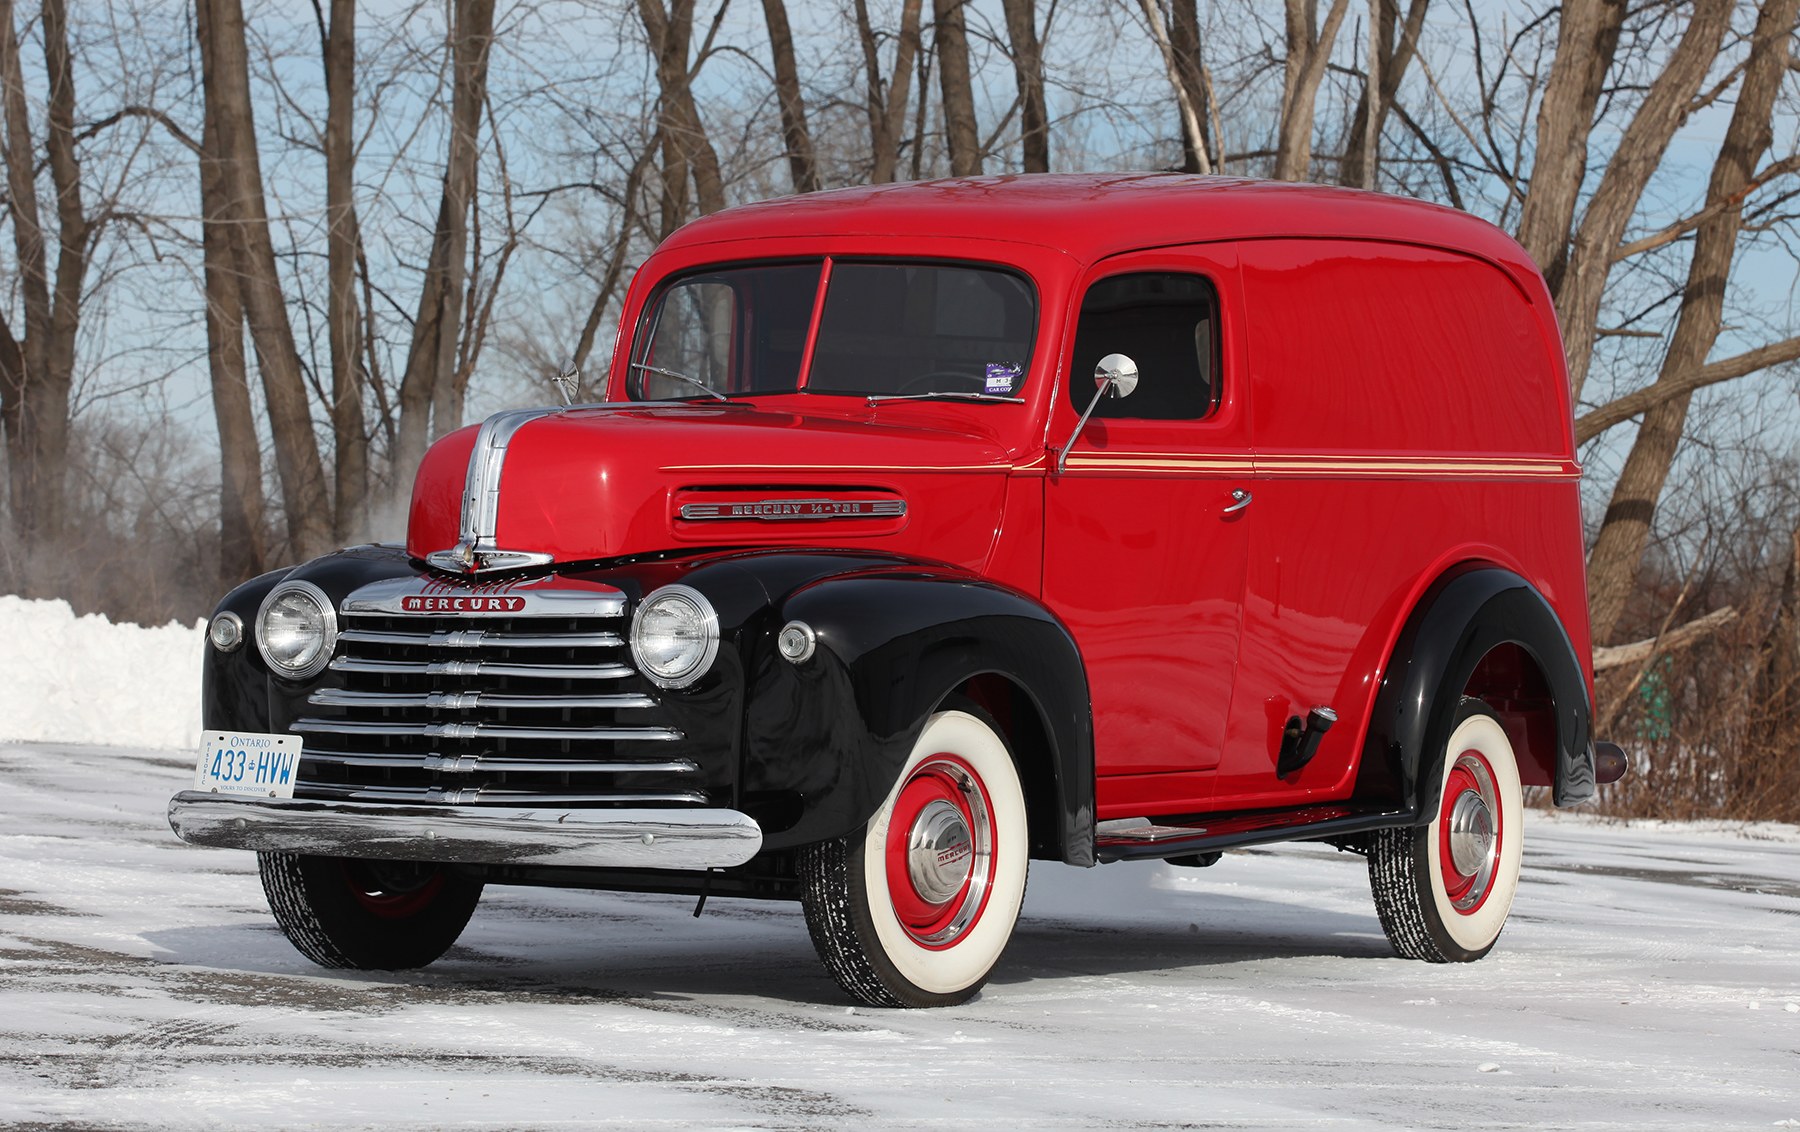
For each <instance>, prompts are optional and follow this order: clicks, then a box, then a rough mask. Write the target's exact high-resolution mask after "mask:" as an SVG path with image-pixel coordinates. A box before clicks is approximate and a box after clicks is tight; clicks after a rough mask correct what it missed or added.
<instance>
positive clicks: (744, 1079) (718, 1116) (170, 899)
mask: <svg viewBox="0 0 1800 1132" xmlns="http://www.w3.org/2000/svg"><path fill="white" fill-rule="evenodd" d="M4 608H5V607H0V610H4ZM7 631H8V623H7V621H6V620H5V619H4V618H0V633H3V632H7ZM180 631H181V632H182V633H189V632H190V631H189V630H180ZM11 639H12V640H16V638H11ZM171 648H172V649H173V648H174V646H173V645H171ZM104 651H105V650H102V652H103V653H104ZM175 651H179V650H175ZM168 663H169V664H173V663H175V661H174V660H170V661H168ZM107 671H108V670H107V668H106V667H105V666H104V665H101V666H100V667H99V668H98V669H97V670H95V671H93V672H90V673H89V674H88V675H87V677H86V678H85V679H84V680H83V681H81V683H82V684H83V686H85V687H87V688H88V689H90V690H91V692H92V693H93V694H94V695H95V696H96V697H99V696H112V697H113V698H114V700H115V702H118V703H125V702H127V701H129V700H130V699H131V698H132V696H133V694H134V693H133V692H132V690H131V685H129V684H121V683H114V682H110V681H109V680H108V679H107V677H106V676H105V673H106V672H107ZM0 694H4V695H5V696H6V701H5V710H4V711H0V726H5V723H4V719H5V717H7V716H10V715H11V714H12V712H13V710H14V699H13V690H12V689H10V688H9V689H8V690H7V691H6V692H5V693H0ZM77 708H78V709H79V701H78V702H77ZM71 726H72V727H73V726H74V724H72V725H71ZM4 734H5V733H0V735H4ZM84 734H88V733H84ZM112 738H113V739H114V740H115V741H117V742H120V743H128V742H130V741H131V733H130V732H129V731H127V732H123V733H120V734H116V735H114V736H112ZM191 773H192V760H191V758H190V756H189V755H187V754H186V753H185V752H184V751H181V750H177V749H155V748H151V747H148V746H145V745H142V743H141V741H140V743H139V745H135V746H115V747H100V746H81V745H73V744H69V743H65V742H52V741H20V742H7V743H0V1127H25V1128H96V1127H155V1128H162V1127H208V1126H211V1127H224V1126H231V1127H257V1128H263V1127H267V1128H274V1127H296V1126H307V1125H319V1126H330V1127H333V1128H353V1127H364V1126H381V1127H400V1126H405V1127H420V1128H425V1127H431V1128H435V1127H444V1126H471V1127H474V1126H479V1127H532V1128H536V1127H550V1126H590V1125H612V1126H619V1127H627V1128H644V1127H655V1128H821V1129H823V1128H831V1129H837V1128H842V1127H846V1126H870V1127H920V1128H942V1129H960V1128H966V1127H993V1128H998V1127H1006V1128H1011V1127H1015V1126H1030V1127H1056V1128H1084V1129H1085V1128H1109V1127H1110V1128H1137V1127H1207V1128H1267V1129H1289V1128H1333V1129H1336V1128H1370V1129H1373V1128H1445V1129H1449V1128H1565V1127H1577V1126H1578V1127H1581V1128H1620V1129H1626V1128H1629V1129H1640V1128H1646V1127H1650V1128H1684V1129H1686V1128H1770V1127H1783V1126H1785V1127H1800V830H1796V829H1794V828H1792V827H1768V826H1762V827H1750V828H1736V827H1728V826H1720V827H1711V828H1706V829H1699V828H1694V827H1679V826H1677V827H1667V826H1664V827H1648V828H1626V827H1618V826H1608V825H1602V824H1599V823H1596V822H1592V821H1586V820H1582V819H1579V818H1577V819H1569V818H1566V817H1560V816H1559V817H1548V816H1545V815H1541V814H1536V813H1533V814H1531V815H1530V818H1529V821H1528V828H1527V834H1526V836H1527V850H1526V861H1525V880H1524V883H1523V884H1522V886H1521V888H1520V891H1519V897H1518V901H1517V903H1516V905H1515V907H1514V911H1513V917H1512V921H1511V923H1510V925H1509V926H1508V928H1507V930H1506V933H1505V934H1504V935H1503V936H1502V937H1501V941H1500V944H1499V946H1498V947H1497V948H1496V950H1495V952H1494V954H1493V955H1491V956H1489V958H1487V959H1486V960H1484V961H1482V962H1480V963H1476V964H1472V965H1468V966H1454V967H1438V966H1429V965H1426V964H1421V963H1411V962H1404V961H1401V960H1397V959H1394V958H1392V956H1391V953H1390V951H1389V950H1388V947H1387V944H1386V942H1385V940H1384V939H1383V938H1382V934H1381V928H1380V925H1379V924H1378V923H1377V921H1376V919H1375V914H1374V911H1373V908H1372V906H1371V904H1370V901H1369V895H1368V886H1367V882H1366V880H1365V875H1364V871H1363V868H1362V863H1361V861H1360V859H1359V858H1355V857H1352V856H1350V855H1347V854H1340V853H1337V852H1335V851H1333V850H1331V849H1329V848H1323V847H1315V846H1291V847H1282V848H1278V849H1272V850H1257V851H1251V852H1242V853H1234V854H1229V855H1227V856H1226V858H1225V860H1224V861H1223V862H1221V863H1220V864H1219V865H1217V866H1215V867H1214V868H1211V869H1205V870H1193V869H1176V868H1172V867H1169V866H1163V865H1127V864H1120V865H1110V866H1104V867H1101V868H1098V869H1093V870H1085V871H1084V870H1076V869H1070V868H1066V867H1061V866H1052V865H1034V868H1033V873H1032V880H1031V895H1030V898H1029V900H1028V903H1027V907H1026V915H1025V918H1024V920H1023V922H1022V923H1021V925H1020V929H1019V933H1018V936H1017V937H1016V939H1015V941H1014V944H1013V946H1012V948H1011V950H1009V952H1008V953H1007V956H1006V958H1005V959H1004V960H1003V961H1002V964H1001V967H1000V970H999V972H998V973H997V975H996V977H995V978H994V980H993V981H992V982H991V983H990V984H989V985H988V987H987V989H986V990H985V991H984V992H983V993H982V995H981V996H980V997H978V998H977V999H975V1000H974V1001H973V1002H971V1003H969V1004H967V1005H965V1006H962V1007H958V1008H955V1009H950V1010H939V1011H874V1010H869V1009H866V1008H861V1007H858V1008H854V1009H852V1008H851V1007H850V1006H848V1004H847V1001H846V1000H845V998H844V997H843V995H842V994H841V993H840V992H839V991H838V989H837V987H836V986H835V985H834V984H833V983H832V982H831V980H830V978H829V977H828V976H827V975H826V974H825V973H824V971H823V969H822V968H820V967H819V966H818V965H817V963H816V962H815V961H814V959H813V956H812V949H811V945H810V944H809V942H808V940H807V935H806V928H805V924H804V922H803V921H802V919H801V917H800V914H799V910H798V908H797V907H793V906H789V905H784V904H764V903H757V902H751V901H733V900H720V899H715V900H713V901H711V902H710V903H709V904H708V906H707V910H706V914H705V915H704V916H703V917H702V918H700V919H698V920H696V919H694V918H692V916H691V915H690V912H691V910H692V905H691V902H689V901H686V900H680V899H675V898H668V897H655V896H628V895H614V894H604V893H585V892H569V891H550V890H539V889H503V888H490V889H489V890H488V895H487V896H486V897H485V898H484V900H483V902H482V906H481V907H480V908H479V909H478V910H477V911H476V914H475V918H474V920H473V921H472V922H471V924H470V926H469V929H468V931H467V932H466V933H465V934H464V936H463V938H462V941H461V943H460V944H459V945H458V946H457V947H456V948H455V949H453V950H452V951H451V953H450V954H449V956H447V957H446V958H445V959H444V960H443V961H441V962H439V963H438V964H436V965H435V966H433V967H431V968H428V969H427V970H425V971H421V972H414V973H409V974H342V973H328V972H324V971H321V970H319V969H317V968H315V967H312V966H311V965H310V964H308V963H307V962H306V961H305V960H303V959H301V958H300V957H299V955H298V954H296V953H295V952H294V951H293V949H292V948H291V947H289V945H288V944H287V942H286V940H285V939H283V938H282V936H281V935H280V933H279V932H278V931H277V930H276V929H275V928H274V926H273V924H272V922H271V921H270V918H269V914H268V911H267V908H266V906H265V905H264V903H263V898H262V893H261V890H260V887H259V885H258V883H257V880H256V876H255V867H254V859H253V858H252V857H251V856H250V855H249V854H245V853H236V852H231V851H228V850H207V849H197V848H193V847H190V846H187V845H184V844H183V843H181V842H179V841H177V840H176V839H175V837H174V835H173V834H171V833H170V832H169V831H168V827H167V825H166V823H165V821H164V816H163V808H164V803H165V801H166V799H167V798H168V796H169V795H170V794H171V793H173V792H174V791H176V790H177V789H180V788H182V787H183V786H184V785H185V784H186V783H187V782H188V780H189V778H190V775H191Z"/></svg>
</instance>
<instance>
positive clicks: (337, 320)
mask: <svg viewBox="0 0 1800 1132" xmlns="http://www.w3.org/2000/svg"><path fill="white" fill-rule="evenodd" d="M314 10H315V12H316V11H317V0H314ZM320 19H321V27H320V33H321V38H322V39H323V41H324V42H323V49H324V58H325V95H326V111H325V214H326V230H325V254H326V258H327V272H328V277H327V283H326V311H325V321H326V325H327V328H328V331H327V333H328V336H329V338H330V342H331V438H332V460H333V470H334V477H333V486H334V488H335V500H334V502H335V506H334V507H333V523H332V536H333V537H334V538H335V539H337V541H339V542H348V541H349V540H350V539H351V538H352V537H353V536H354V535H355V534H356V533H358V531H359V530H360V528H361V526H362V519H363V508H364V505H365V502H366V500H367V497H368V494H369V444H368V437H367V435H366V434H365V432H364V427H365V426H364V423H363V386H364V374H363V367H362V357H363V354H362V326H361V318H360V316H359V314H358V313H357V309H356V308H357V303H356V291H357V279H356V254H357V244H358V243H359V240H360V237H359V235H358V233H357V223H356V198H355V188H356V155H355V150H354V146H353V137H352V133H353V126H354V124H355V117H356V0H331V20H330V23H329V25H325V24H323V15H322V14H320Z"/></svg>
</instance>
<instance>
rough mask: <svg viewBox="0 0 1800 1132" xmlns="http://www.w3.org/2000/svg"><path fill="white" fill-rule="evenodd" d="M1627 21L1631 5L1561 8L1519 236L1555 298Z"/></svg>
mask: <svg viewBox="0 0 1800 1132" xmlns="http://www.w3.org/2000/svg"><path fill="white" fill-rule="evenodd" d="M1624 20H1625V0H1571V2H1570V3H1569V4H1567V5H1566V6H1565V7H1564V8H1563V14H1562V24H1561V26H1560V28H1559V34H1558V36H1557V41H1556V55H1555V57H1554V58H1553V59H1552V60H1551V63H1550V81H1549V82H1548V84H1546V86H1545V88H1544V97H1543V100H1542V101H1541V102H1540V103H1539V104H1538V115H1537V131H1536V133H1535V134H1534V135H1533V136H1534V137H1535V138H1536V139H1537V145H1536V147H1535V151H1534V152H1535V154H1536V157H1535V160H1534V163H1533V165H1532V169H1531V187H1530V191H1529V192H1528V193H1527V194H1526V196H1525V203H1524V206H1523V208H1522V210H1521V212H1520V215H1519V230H1518V237H1519V243H1520V244H1521V245H1523V246H1524V248H1525V251H1526V253H1527V254H1528V255H1530V256H1531V258H1532V259H1533V260H1535V261H1537V265H1538V267H1539V269H1541V270H1542V271H1543V272H1544V275H1545V277H1546V278H1547V279H1549V281H1550V285H1551V289H1552V291H1553V292H1554V290H1555V288H1556V285H1557V282H1558V280H1559V279H1560V278H1561V276H1562V266H1563V257H1564V255H1565V254H1566V252H1567V249H1568V244H1569V231H1570V228H1571V227H1572V226H1573V224H1574V221H1575V207H1576V203H1577V201H1578V200H1579V198H1580V195H1581V182H1582V178H1583V177H1585V176H1586V175H1587V156H1588V137H1589V135H1590V133H1591V132H1592V131H1593V127H1594V110H1595V107H1596V106H1598V105H1599V102H1600V90H1601V87H1602V86H1603V85H1604V84H1605V82H1606V72H1607V69H1608V68H1609V67H1610V66H1611V65H1612V58H1613V53H1614V52H1615V51H1616V50H1617V49H1618V44H1619V29H1620V27H1621V25H1622V24H1623V23H1624Z"/></svg>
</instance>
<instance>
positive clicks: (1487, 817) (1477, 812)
mask: <svg viewBox="0 0 1800 1132" xmlns="http://www.w3.org/2000/svg"><path fill="white" fill-rule="evenodd" d="M1493 851H1494V814H1493V811H1492V810H1490V809H1488V804H1487V800H1486V799H1484V798H1483V797H1482V796H1481V795H1480V794H1477V793H1476V792H1475V791H1473V790H1465V791H1463V793H1462V796H1461V797H1459V798H1457V800H1456V805H1455V807H1454V808H1453V809H1452V810H1451V811H1450V863H1451V864H1452V865H1454V866H1455V868H1456V871H1457V872H1459V873H1461V874H1462V875H1463V876H1466V877H1472V876H1474V875H1475V874H1476V873H1478V872H1480V871H1481V866H1483V865H1485V864H1486V863H1487V860H1488V856H1489V855H1490V854H1491V853H1493Z"/></svg>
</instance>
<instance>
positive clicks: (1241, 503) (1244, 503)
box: [1223, 487, 1256, 515]
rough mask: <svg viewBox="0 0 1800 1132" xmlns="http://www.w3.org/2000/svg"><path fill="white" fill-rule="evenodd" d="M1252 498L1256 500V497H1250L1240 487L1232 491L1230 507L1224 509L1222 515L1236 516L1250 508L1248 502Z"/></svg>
mask: <svg viewBox="0 0 1800 1132" xmlns="http://www.w3.org/2000/svg"><path fill="white" fill-rule="evenodd" d="M1254 498H1256V497H1255V496H1253V495H1251V494H1250V493H1249V492H1247V491H1245V490H1244V489H1243V488H1241V487H1240V488H1236V489H1234V490H1233V491H1232V493H1231V506H1229V507H1227V508H1225V510H1224V512H1223V514H1226V515H1235V514H1237V513H1238V512H1239V511H1242V510H1243V509H1244V508H1246V507H1248V506H1250V501H1251V500H1252V499H1254Z"/></svg>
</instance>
